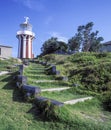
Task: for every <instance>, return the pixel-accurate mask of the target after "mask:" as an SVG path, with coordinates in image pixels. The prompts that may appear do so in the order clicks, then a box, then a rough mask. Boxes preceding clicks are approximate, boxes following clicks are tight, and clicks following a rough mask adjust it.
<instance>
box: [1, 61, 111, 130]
mask: <svg viewBox="0 0 111 130" xmlns="http://www.w3.org/2000/svg"><path fill="white" fill-rule="evenodd" d="M59 63H60V62H59ZM65 64H66V63H65ZM71 64H72V63H71ZM33 65H34V67H35V68H36V71H38V69H39V67H41V69H45V68H44V67H42V66H41V65H36V64H31V65H30V66H31V67H32V70H33V73H34V69H35V68H33ZM30 66H29V67H27V68H26V70H28V69H29V68H30ZM38 66H39V67H38ZM68 66H69V67H70V65H69V64H68ZM37 67H38V69H37ZM36 71H35V72H36ZM24 73H25V72H24ZM33 73H31V72H28V73H27V74H29V75H33ZM39 73H40V75H44V73H43V72H42V71H41V72H40V71H39ZM36 75H38V73H36ZM43 77H44V76H43ZM43 77H42V76H41V77H40V78H43ZM33 78H34V77H32V78H31V77H29V79H33ZM51 80H52V79H51ZM29 83H31V81H30V80H29ZM33 84H35V83H33ZM38 85H41V87H44V88H47V86H48V87H60V86H61V87H64V85H65V86H67V85H68V84H67V83H65V84H64V82H57V84H56V82H55V83H49V84H48V83H38ZM73 92H74V91H70V90H65V91H63V92H50V93H49V92H46V93H45V92H44V93H42V94H43V95H44V96H47V97H48V96H49V97H51V98H54V99H60V100H61V101H65V100H66V99H71V98H73V96H74V98H76V96H79V97H80V96H81V95H83V96H84V94H78V93H77V92H76V93H75V92H74V93H73ZM79 97H78V98H79ZM57 113H58V119H57V120H53V119H52V120H47V119H46V118H44V117H42V115H40V113H39V111H38V109H37V108H36V107H35V106H34V104H33V103H28V102H25V101H24V100H23V98H22V95H21V93H20V91H18V89H16V88H15V82H14V81H13V74H11V75H4V76H0V130H36V129H38V130H111V123H110V121H111V112H108V111H105V110H104V109H103V108H102V105H101V101H99V100H98V99H97V98H96V97H95V98H94V99H92V100H88V101H85V102H82V103H77V104H75V105H65V106H64V107H61V108H58V110H57Z"/></svg>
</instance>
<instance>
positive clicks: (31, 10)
mask: <svg viewBox="0 0 111 130" xmlns="http://www.w3.org/2000/svg"><path fill="white" fill-rule="evenodd" d="M24 16H28V17H29V18H30V23H31V24H32V25H33V32H34V33H35V34H36V39H35V40H34V42H33V51H34V54H35V55H38V54H40V52H41V51H40V48H41V47H42V44H43V43H44V41H46V40H47V39H49V38H50V37H51V36H54V37H58V39H59V40H64V41H67V40H68V39H70V38H71V37H72V36H74V34H75V33H76V32H77V27H78V26H79V25H84V24H86V23H88V22H91V21H92V22H94V31H95V30H99V36H102V37H103V38H104V42H106V41H110V40H111V0H1V1H0V44H3V45H9V46H12V47H13V56H14V57H17V50H18V40H17V38H16V32H17V31H18V30H19V24H20V23H22V22H24V21H25V19H24Z"/></svg>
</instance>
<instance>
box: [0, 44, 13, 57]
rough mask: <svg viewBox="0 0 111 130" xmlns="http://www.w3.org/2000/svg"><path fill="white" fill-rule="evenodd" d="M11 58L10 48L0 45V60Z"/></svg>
mask: <svg viewBox="0 0 111 130" xmlns="http://www.w3.org/2000/svg"><path fill="white" fill-rule="evenodd" d="M10 57H12V47H10V46H4V45H0V58H10Z"/></svg>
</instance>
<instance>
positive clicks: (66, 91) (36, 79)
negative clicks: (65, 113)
mask: <svg viewBox="0 0 111 130" xmlns="http://www.w3.org/2000/svg"><path fill="white" fill-rule="evenodd" d="M45 69H46V68H45V66H43V65H41V64H36V63H31V65H30V66H29V67H27V68H25V72H24V75H25V76H27V78H28V84H30V85H33V86H38V87H40V88H41V92H42V93H41V95H42V96H45V97H46V98H50V99H54V100H58V101H61V102H63V103H64V104H75V103H77V102H81V101H85V100H88V99H92V97H86V96H85V95H75V94H73V93H72V92H71V90H70V89H71V87H70V86H69V85H68V83H67V82H66V81H61V80H55V78H54V75H47V74H46V73H45ZM62 99H63V100H62Z"/></svg>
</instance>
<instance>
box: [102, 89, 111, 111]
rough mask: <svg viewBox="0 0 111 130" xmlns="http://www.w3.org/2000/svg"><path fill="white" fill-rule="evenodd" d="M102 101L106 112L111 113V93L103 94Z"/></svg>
mask: <svg viewBox="0 0 111 130" xmlns="http://www.w3.org/2000/svg"><path fill="white" fill-rule="evenodd" d="M101 99H102V103H103V107H104V108H105V110H108V111H111V91H107V92H105V93H103V94H102V95H101Z"/></svg>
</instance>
